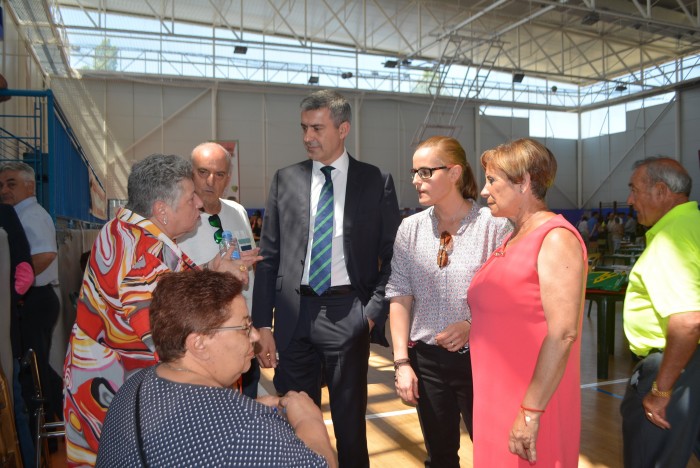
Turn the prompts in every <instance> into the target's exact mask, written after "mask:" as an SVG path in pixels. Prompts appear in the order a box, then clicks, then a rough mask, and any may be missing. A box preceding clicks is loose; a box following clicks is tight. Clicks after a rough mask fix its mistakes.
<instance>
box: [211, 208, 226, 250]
mask: <svg viewBox="0 0 700 468" xmlns="http://www.w3.org/2000/svg"><path fill="white" fill-rule="evenodd" d="M209 226H211V227H215V228H217V229H216V231H215V232H214V240H215V241H216V243H217V244H220V243H221V239H222V238H223V233H224V228H223V227H221V218H219V215H218V214H214V215H211V216H209Z"/></svg>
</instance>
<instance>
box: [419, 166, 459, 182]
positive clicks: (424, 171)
mask: <svg viewBox="0 0 700 468" xmlns="http://www.w3.org/2000/svg"><path fill="white" fill-rule="evenodd" d="M450 167H451V166H438V167H419V168H418V169H411V179H414V178H415V177H416V174H418V177H420V178H421V179H423V180H428V179H430V178H431V177H433V172H434V171H439V170H440V169H450Z"/></svg>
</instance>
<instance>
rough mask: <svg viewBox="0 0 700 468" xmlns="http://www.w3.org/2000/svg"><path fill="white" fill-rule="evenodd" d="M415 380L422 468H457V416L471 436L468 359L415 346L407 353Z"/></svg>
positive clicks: (469, 362)
mask: <svg viewBox="0 0 700 468" xmlns="http://www.w3.org/2000/svg"><path fill="white" fill-rule="evenodd" d="M408 357H409V358H410V359H411V367H413V371H414V372H415V373H416V377H418V393H419V398H418V420H419V421H420V425H421V430H422V431H423V438H424V439H425V448H426V450H427V452H428V458H427V459H426V461H425V466H426V467H436V468H437V467H439V468H450V467H454V468H459V454H458V452H459V438H460V432H459V423H460V421H459V416H460V414H461V415H462V420H463V421H464V424H465V426H466V428H467V431H469V435H470V436H471V434H472V433H473V432H472V431H473V410H472V406H473V402H474V386H473V381H472V363H471V355H470V353H469V352H468V351H467V352H466V353H464V354H460V353H452V352H450V351H447V350H446V349H445V348H442V347H440V346H433V345H428V344H425V343H421V342H418V343H416V345H415V346H413V347H412V348H409V350H408Z"/></svg>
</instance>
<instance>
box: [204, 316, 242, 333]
mask: <svg viewBox="0 0 700 468" xmlns="http://www.w3.org/2000/svg"><path fill="white" fill-rule="evenodd" d="M228 330H244V331H245V334H246V335H247V336H250V334H251V333H252V331H253V321H252V320H251V318H250V317H248V318H247V319H246V324H245V325H232V326H229V327H215V328H210V329H209V331H228Z"/></svg>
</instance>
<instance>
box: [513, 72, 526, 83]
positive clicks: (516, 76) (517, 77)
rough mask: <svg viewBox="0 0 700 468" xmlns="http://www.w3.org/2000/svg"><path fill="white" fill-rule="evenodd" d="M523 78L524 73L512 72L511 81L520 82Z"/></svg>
mask: <svg viewBox="0 0 700 468" xmlns="http://www.w3.org/2000/svg"><path fill="white" fill-rule="evenodd" d="M524 78H525V73H522V72H518V73H513V83H522V82H523V79H524Z"/></svg>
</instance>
